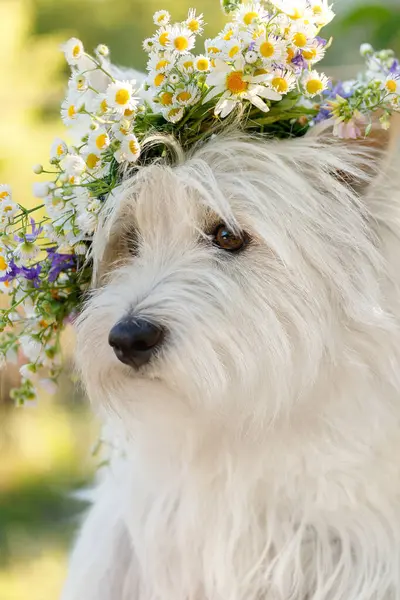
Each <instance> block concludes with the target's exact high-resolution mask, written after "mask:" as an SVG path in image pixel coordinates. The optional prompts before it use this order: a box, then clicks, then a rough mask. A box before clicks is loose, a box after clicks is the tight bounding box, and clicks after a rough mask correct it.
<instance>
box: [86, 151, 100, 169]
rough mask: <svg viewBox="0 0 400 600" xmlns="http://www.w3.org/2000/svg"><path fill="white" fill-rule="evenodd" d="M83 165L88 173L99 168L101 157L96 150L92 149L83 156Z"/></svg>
mask: <svg viewBox="0 0 400 600" xmlns="http://www.w3.org/2000/svg"><path fill="white" fill-rule="evenodd" d="M85 163H86V167H87V168H88V170H89V171H96V170H97V169H99V168H100V167H101V155H100V152H99V151H98V150H97V148H92V149H91V151H89V152H88V153H87V154H86V155H85Z"/></svg>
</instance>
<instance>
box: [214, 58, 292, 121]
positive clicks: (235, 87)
mask: <svg viewBox="0 0 400 600" xmlns="http://www.w3.org/2000/svg"><path fill="white" fill-rule="evenodd" d="M244 67H245V61H244V59H243V57H240V58H239V59H237V60H236V61H235V63H234V65H233V69H232V67H231V66H230V65H228V64H226V63H225V62H223V61H221V60H218V59H217V61H216V66H215V68H214V69H213V71H212V72H211V73H210V74H209V75H208V76H207V80H206V82H207V85H209V86H210V88H211V90H210V91H209V93H208V94H207V96H206V97H205V99H204V102H208V101H209V100H211V99H212V98H214V97H215V96H217V95H219V94H222V96H221V98H220V99H219V100H218V103H217V105H216V108H215V114H216V115H221V117H222V118H224V117H226V116H227V115H228V114H229V113H230V112H231V111H232V110H233V109H234V108H235V106H236V105H237V104H238V103H240V102H242V101H243V100H248V101H249V102H251V103H252V104H254V106H256V107H257V108H259V109H260V110H262V111H263V112H268V111H269V107H268V105H267V104H266V103H265V102H264V100H263V98H264V99H266V100H281V99H282V96H281V94H279V93H278V92H276V91H275V90H273V89H271V88H268V87H266V86H265V85H261V83H264V81H265V76H264V75H260V76H257V77H256V76H251V75H246V74H245V73H244ZM263 80H264V81H263Z"/></svg>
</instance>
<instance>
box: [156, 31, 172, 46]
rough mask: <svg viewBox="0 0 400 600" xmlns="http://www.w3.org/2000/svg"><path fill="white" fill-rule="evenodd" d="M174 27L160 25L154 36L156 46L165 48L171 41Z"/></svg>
mask: <svg viewBox="0 0 400 600" xmlns="http://www.w3.org/2000/svg"><path fill="white" fill-rule="evenodd" d="M171 30H172V27H171V26H170V25H167V26H165V27H160V29H159V30H158V31H157V33H156V35H155V38H154V46H155V48H156V49H157V50H165V49H166V48H167V46H168V44H169V41H170V35H171Z"/></svg>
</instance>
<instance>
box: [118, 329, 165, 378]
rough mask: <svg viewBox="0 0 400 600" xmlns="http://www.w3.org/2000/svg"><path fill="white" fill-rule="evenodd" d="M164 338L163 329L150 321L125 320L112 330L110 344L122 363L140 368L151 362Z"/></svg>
mask: <svg viewBox="0 0 400 600" xmlns="http://www.w3.org/2000/svg"><path fill="white" fill-rule="evenodd" d="M163 338H164V330H163V329H162V327H158V326H157V325H154V324H152V323H150V322H149V321H144V320H138V319H123V320H122V321H118V323H116V324H115V325H114V327H113V328H112V329H111V331H110V334H109V336H108V343H109V344H110V346H111V347H112V348H113V349H114V352H115V354H116V356H117V358H118V359H119V360H120V361H121V362H123V363H125V364H126V365H130V366H132V367H136V368H139V367H141V366H142V365H144V364H146V363H147V362H149V360H150V358H151V357H152V355H153V354H154V351H155V350H156V349H157V348H159V346H160V345H161V343H162V341H163Z"/></svg>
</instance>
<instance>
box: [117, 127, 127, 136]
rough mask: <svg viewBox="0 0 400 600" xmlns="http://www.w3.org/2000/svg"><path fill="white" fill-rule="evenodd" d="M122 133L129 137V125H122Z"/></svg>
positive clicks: (120, 129)
mask: <svg viewBox="0 0 400 600" xmlns="http://www.w3.org/2000/svg"><path fill="white" fill-rule="evenodd" d="M119 131H120V133H122V135H128V133H129V125H121V126H120V128H119Z"/></svg>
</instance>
